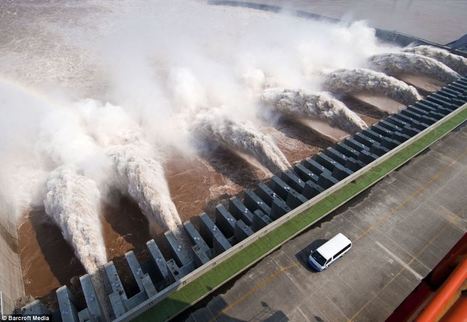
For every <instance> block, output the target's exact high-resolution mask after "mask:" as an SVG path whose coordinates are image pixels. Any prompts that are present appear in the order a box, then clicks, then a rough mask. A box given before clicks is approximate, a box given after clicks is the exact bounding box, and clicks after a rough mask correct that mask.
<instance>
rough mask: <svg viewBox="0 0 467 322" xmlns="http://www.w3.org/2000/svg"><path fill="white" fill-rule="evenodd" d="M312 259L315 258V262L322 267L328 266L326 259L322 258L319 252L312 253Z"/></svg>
mask: <svg viewBox="0 0 467 322" xmlns="http://www.w3.org/2000/svg"><path fill="white" fill-rule="evenodd" d="M311 257H313V258H314V260H315V261H317V262H318V264H320V265H321V266H324V264H326V258H324V257H323V256H321V254H320V253H318V251H316V250H315V251H314V252H313V253H311Z"/></svg>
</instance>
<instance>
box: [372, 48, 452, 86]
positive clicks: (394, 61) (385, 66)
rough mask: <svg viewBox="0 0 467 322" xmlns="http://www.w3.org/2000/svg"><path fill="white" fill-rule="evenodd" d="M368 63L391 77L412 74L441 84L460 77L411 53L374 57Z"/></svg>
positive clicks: (433, 61) (431, 59)
mask: <svg viewBox="0 0 467 322" xmlns="http://www.w3.org/2000/svg"><path fill="white" fill-rule="evenodd" d="M369 62H370V64H371V65H372V66H373V67H374V68H376V69H378V70H380V71H382V72H383V73H386V74H389V75H393V76H397V75H400V74H406V73H413V74H417V75H425V76H427V77H430V78H434V79H438V80H440V81H442V82H453V81H455V80H456V79H458V78H459V77H460V75H459V74H458V73H456V72H455V71H453V70H452V69H451V68H449V67H448V66H446V65H445V64H443V63H440V62H439V61H437V60H435V59H433V58H430V57H425V56H422V55H417V54H411V53H388V54H381V55H374V56H372V57H370V59H369Z"/></svg>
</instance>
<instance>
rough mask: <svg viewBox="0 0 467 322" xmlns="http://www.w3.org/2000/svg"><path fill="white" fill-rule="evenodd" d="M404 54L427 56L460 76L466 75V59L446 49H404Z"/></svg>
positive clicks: (424, 47) (430, 47)
mask: <svg viewBox="0 0 467 322" xmlns="http://www.w3.org/2000/svg"><path fill="white" fill-rule="evenodd" d="M404 52H407V53H413V54H418V55H423V56H427V57H430V58H433V59H436V60H437V61H439V62H441V63H443V64H445V65H446V66H448V67H450V68H452V69H453V70H455V71H456V72H458V73H459V74H461V75H467V58H465V57H462V56H459V55H455V54H452V53H450V52H449V51H447V50H446V49H442V48H437V47H433V46H427V45H422V46H416V47H409V48H405V49H404Z"/></svg>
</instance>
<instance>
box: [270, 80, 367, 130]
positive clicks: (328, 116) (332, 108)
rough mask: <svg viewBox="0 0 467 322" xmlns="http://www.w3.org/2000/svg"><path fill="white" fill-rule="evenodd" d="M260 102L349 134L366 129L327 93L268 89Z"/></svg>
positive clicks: (357, 117) (350, 112) (354, 114)
mask: <svg viewBox="0 0 467 322" xmlns="http://www.w3.org/2000/svg"><path fill="white" fill-rule="evenodd" d="M261 102H263V103H264V104H267V105H270V106H272V107H273V108H274V109H275V110H276V111H278V112H280V113H283V114H286V115H289V116H292V117H305V118H317V119H320V120H323V121H326V122H328V123H329V124H331V125H332V126H335V127H338V128H340V129H342V130H344V131H347V132H349V133H355V132H357V131H360V130H362V129H365V128H366V127H367V125H366V123H365V122H364V121H363V120H362V119H361V118H360V117H359V116H358V115H357V114H356V113H354V112H352V111H351V110H350V109H349V108H347V106H345V104H344V103H342V102H341V101H339V100H337V99H335V98H333V97H332V96H331V95H329V94H327V93H310V92H307V91H305V90H292V89H282V88H270V89H267V90H265V91H264V92H263V94H262V95H261Z"/></svg>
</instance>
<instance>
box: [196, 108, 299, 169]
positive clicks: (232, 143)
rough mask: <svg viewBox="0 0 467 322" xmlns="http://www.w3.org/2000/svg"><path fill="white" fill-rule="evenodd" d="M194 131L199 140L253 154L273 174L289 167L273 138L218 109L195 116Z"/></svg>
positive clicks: (248, 123)
mask: <svg viewBox="0 0 467 322" xmlns="http://www.w3.org/2000/svg"><path fill="white" fill-rule="evenodd" d="M193 130H194V132H195V135H196V136H197V137H198V138H200V139H201V140H208V141H214V142H216V143H218V144H219V145H221V146H223V147H225V148H227V149H230V150H233V151H238V152H242V153H245V154H248V155H250V156H252V157H254V158H255V159H257V160H258V161H259V162H260V163H261V164H262V165H264V166H265V167H266V168H268V169H269V170H270V171H271V172H272V173H277V172H280V171H284V170H287V169H288V168H289V167H290V164H289V162H288V161H287V159H286V158H285V156H284V154H283V153H282V152H281V151H280V150H279V148H278V147H277V146H276V144H275V143H274V141H273V140H272V139H271V138H270V137H269V136H268V135H265V134H264V133H261V132H260V131H258V130H256V129H255V127H254V125H253V124H251V123H250V122H244V123H240V122H237V121H234V120H232V119H230V118H228V117H226V116H225V115H223V114H222V113H221V112H219V111H214V110H209V111H202V112H200V113H198V114H197V115H196V118H195V120H194V124H193Z"/></svg>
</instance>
